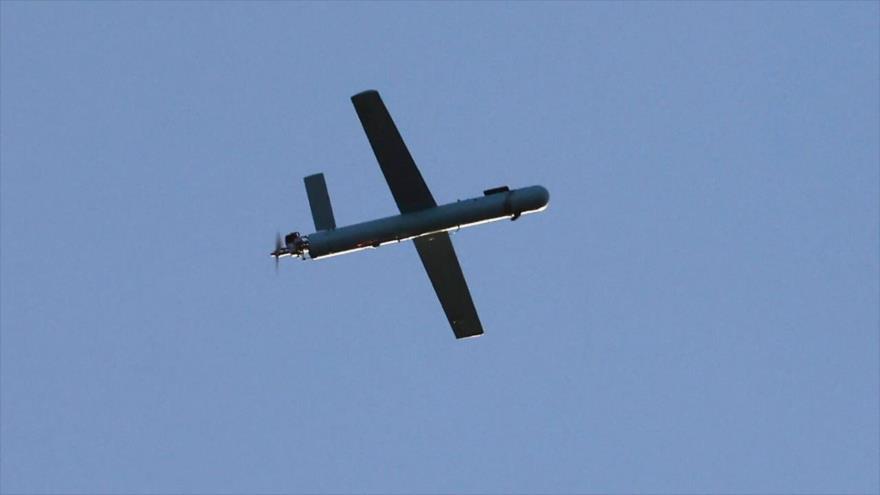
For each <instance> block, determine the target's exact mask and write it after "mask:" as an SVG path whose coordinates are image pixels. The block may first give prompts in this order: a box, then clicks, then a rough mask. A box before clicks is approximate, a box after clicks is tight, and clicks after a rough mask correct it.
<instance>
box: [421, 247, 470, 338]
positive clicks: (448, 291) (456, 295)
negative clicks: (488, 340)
mask: <svg viewBox="0 0 880 495" xmlns="http://www.w3.org/2000/svg"><path fill="white" fill-rule="evenodd" d="M413 242H414V243H415V245H416V250H418V252H419V257H420V258H421V259H422V264H423V265H424V266H425V271H427V272H428V278H430V279H431V284H432V285H433V286H434V292H436V293H437V297H438V298H439V299H440V305H441V306H443V311H444V312H445V313H446V319H448V320H449V324H450V325H451V326H452V331H453V333H455V338H457V339H462V338H465V337H475V336H477V335H481V334H482V333H483V326H482V325H480V318H479V316H477V309H476V308H474V301H473V300H472V299H471V293H470V291H469V290H468V286H467V282H465V280H464V274H463V273H461V265H459V264H458V258H457V257H456V256H455V249H453V247H452V240H451V239H450V238H449V234H448V233H446V232H438V233H436V234H431V235H428V236H424V237H416V238H415V239H413Z"/></svg>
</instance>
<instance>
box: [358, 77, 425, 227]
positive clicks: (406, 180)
mask: <svg viewBox="0 0 880 495" xmlns="http://www.w3.org/2000/svg"><path fill="white" fill-rule="evenodd" d="M351 102H352V103H354V109H355V111H357V114H358V118H360V119H361V124H362V125H363V126H364V132H366V133H367V139H369V140H370V146H372V147H373V153H375V154H376V160H378V161H379V167H381V168H382V174H383V175H384V176H385V180H386V181H387V182H388V187H390V188H391V194H392V195H394V201H396V202H397V207H398V208H400V212H401V213H409V212H411V211H418V210H424V209H425V208H431V207H434V206H437V203H436V202H435V201H434V197H433V196H431V191H430V190H429V189H428V186H427V185H426V184H425V180H424V179H423V178H422V174H421V173H419V169H418V168H417V167H416V163H415V162H414V161H413V159H412V156H411V155H410V154H409V150H408V149H406V144H404V142H403V138H402V137H400V133H399V132H398V131H397V126H395V125H394V121H393V120H391V114H389V113H388V109H387V108H385V104H384V103H382V98H381V97H379V93H378V92H377V91H373V90H370V91H364V92H363V93H358V94H356V95H354V96H352V97H351Z"/></svg>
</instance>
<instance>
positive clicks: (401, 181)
mask: <svg viewBox="0 0 880 495" xmlns="http://www.w3.org/2000/svg"><path fill="white" fill-rule="evenodd" d="M351 101H352V103H354V108H355V111H357V114H358V118H360V120H361V124H362V125H363V126H364V131H365V132H366V133H367V139H369V141H370V146H371V147H372V148H373V153H375V155H376V160H378V161H379V167H380V168H381V169H382V174H383V175H384V176H385V180H386V181H387V182H388V187H390V188H391V194H392V195H393V196H394V201H395V202H397V207H398V208H399V209H400V212H401V213H409V212H413V211H419V210H424V209H426V208H433V207H435V206H437V202H436V201H434V197H433V196H432V195H431V191H430V190H429V189H428V186H427V185H426V184H425V180H424V179H423V178H422V174H421V173H419V169H418V168H417V167H416V163H415V162H414V161H413V159H412V156H411V155H410V154H409V150H408V149H407V148H406V144H404V142H403V138H402V137H400V132H398V130H397V126H395V125H394V121H393V120H391V115H390V114H389V113H388V109H387V108H385V104H384V103H382V98H380V97H379V93H378V92H376V91H364V92H363V93H358V94H356V95H354V96H352V97H351ZM413 242H414V243H415V245H416V250H417V251H418V252H419V258H421V259H422V265H424V267H425V271H427V272H428V278H430V279H431V284H432V285H433V286H434V292H436V293H437V298H439V299H440V305H441V306H443V311H444V312H445V313H446V318H447V319H448V320H449V324H450V325H451V326H452V331H453V332H454V333H455V338H457V339H461V338H464V337H473V336H476V335H480V334H482V333H483V327H482V326H481V325H480V318H479V317H478V316H477V310H476V308H474V302H473V300H471V293H470V291H469V290H468V286H467V282H465V280H464V274H462V273H461V265H459V264H458V258H457V257H456V256H455V249H454V248H453V247H452V240H451V239H450V238H449V234H447V233H446V232H439V233H436V234H431V235H428V236H425V237H417V238H415V239H413Z"/></svg>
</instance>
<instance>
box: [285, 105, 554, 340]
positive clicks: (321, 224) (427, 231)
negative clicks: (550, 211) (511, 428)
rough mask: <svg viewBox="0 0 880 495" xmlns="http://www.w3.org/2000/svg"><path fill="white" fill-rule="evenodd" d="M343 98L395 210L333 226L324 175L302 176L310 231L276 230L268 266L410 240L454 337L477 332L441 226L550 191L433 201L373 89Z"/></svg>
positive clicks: (537, 202)
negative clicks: (279, 232)
mask: <svg viewBox="0 0 880 495" xmlns="http://www.w3.org/2000/svg"><path fill="white" fill-rule="evenodd" d="M351 101H352V103H354V108H355V111H356V112H357V115H358V118H359V119H360V121H361V125H363V128H364V131H365V132H366V134H367V139H368V140H369V141H370V146H371V147H372V148H373V153H375V155H376V160H377V161H378V162H379V167H380V168H381V169H382V174H383V175H384V176H385V180H386V181H387V182H388V187H390V188H391V194H392V196H394V201H395V202H396V203H397V207H398V208H399V209H400V214H399V215H393V216H389V217H385V218H380V219H377V220H370V221H367V222H361V223H356V224H353V225H348V226H346V227H337V226H336V220H335V219H334V217H333V208H332V207H331V205H330V195H329V193H328V192H327V183H326V181H325V180H324V174H315V175H310V176H308V177H305V179H304V181H305V186H306V194H307V196H308V199H309V206H310V207H311V210H312V219H313V220H314V222H315V232H314V233H312V234H308V235H301V234H300V233H299V232H291V233H290V234H287V235H286V236H284V238H283V241H282V238H281V236H280V235H276V238H275V250H274V251H272V252H271V253H270V255H271V256H272V257H274V258H275V265H276V268H277V266H278V260H279V259H280V258H284V257H293V258H301V259H303V260H305V259H315V260H317V259H323V258H329V257H331V256H338V255H341V254H348V253H353V252H356V251H360V250H362V249H369V248H378V247H380V246H384V245H386V244H391V243H397V242H402V241H408V240H412V241H413V243H414V244H415V246H416V251H418V253H419V258H421V260H422V265H424V267H425V271H427V272H428V278H430V279H431V284H432V285H433V286H434V291H435V292H436V293H437V298H438V299H439V300H440V305H441V306H442V307H443V311H444V312H445V313H446V318H447V319H448V320H449V324H450V326H451V327H452V332H453V333H454V334H455V338H456V339H463V338H468V337H476V336H479V335H482V334H483V327H482V325H481V324H480V318H479V316H478V315H477V310H476V308H475V307H474V302H473V300H472V299H471V294H470V291H469V290H468V286H467V282H465V279H464V274H462V272H461V266H460V265H459V263H458V258H457V257H456V255H455V249H454V248H453V247H452V240H451V239H450V238H449V232H450V231H458V230H459V229H462V228H464V227H471V226H474V225H479V224H483V223H488V222H494V221H496V220H503V219H508V218H509V219H511V220H516V219H518V218H520V217H521V216H522V215H526V214H528V213H534V212H538V211H542V210H544V209H545V208H547V204H548V202H549V201H550V193H549V192H547V189H545V188H543V187H542V186H529V187H523V188H520V189H510V188H509V187H507V186H501V187H495V188H492V189H487V190H485V191H483V195H482V196H479V197H476V198H472V199H466V200H459V201H456V202H454V203H448V204H444V205H439V206H438V205H437V202H436V201H435V200H434V197H433V196H432V195H431V191H430V190H429V189H428V186H427V185H426V184H425V181H424V179H423V178H422V174H421V173H420V172H419V169H418V167H416V164H415V162H414V161H413V158H412V156H411V155H410V153H409V150H408V149H407V147H406V144H405V143H404V142H403V138H402V137H401V136H400V132H398V130H397V126H395V125H394V121H393V120H392V119H391V114H389V113H388V109H387V108H386V107H385V104H384V103H383V102H382V98H381V97H380V96H379V93H378V92H377V91H375V90H369V91H364V92H362V93H358V94H356V95H354V96H352V97H351Z"/></svg>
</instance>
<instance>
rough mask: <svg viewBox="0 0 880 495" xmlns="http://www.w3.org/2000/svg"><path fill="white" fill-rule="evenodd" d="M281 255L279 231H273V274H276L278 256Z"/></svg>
mask: <svg viewBox="0 0 880 495" xmlns="http://www.w3.org/2000/svg"><path fill="white" fill-rule="evenodd" d="M280 256H281V232H275V251H272V257H273V258H275V274H278V258H279V257H280Z"/></svg>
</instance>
